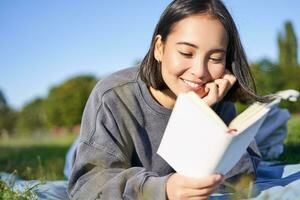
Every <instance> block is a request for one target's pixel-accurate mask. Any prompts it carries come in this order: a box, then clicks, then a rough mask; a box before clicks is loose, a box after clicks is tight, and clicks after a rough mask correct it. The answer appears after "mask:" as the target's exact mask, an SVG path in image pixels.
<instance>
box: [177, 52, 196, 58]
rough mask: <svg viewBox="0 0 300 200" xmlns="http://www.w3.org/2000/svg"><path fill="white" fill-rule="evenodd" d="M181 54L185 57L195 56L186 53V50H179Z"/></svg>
mask: <svg viewBox="0 0 300 200" xmlns="http://www.w3.org/2000/svg"><path fill="white" fill-rule="evenodd" d="M179 53H180V54H181V55H183V56H184V57H187V58H191V57H193V54H191V53H185V52H179Z"/></svg>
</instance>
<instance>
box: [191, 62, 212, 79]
mask: <svg viewBox="0 0 300 200" xmlns="http://www.w3.org/2000/svg"><path fill="white" fill-rule="evenodd" d="M190 72H191V74H192V75H193V76H195V77H196V78H198V79H201V80H202V81H207V80H208V79H209V71H208V66H207V62H205V61H204V60H198V61H195V62H194V63H193V66H192V67H191V68H190Z"/></svg>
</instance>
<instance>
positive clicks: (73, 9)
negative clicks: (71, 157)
mask: <svg viewBox="0 0 300 200" xmlns="http://www.w3.org/2000/svg"><path fill="white" fill-rule="evenodd" d="M169 2H170V1H167V0H160V1H145V0H144V1H140V0H132V1H121V0H112V1H109V2H108V1H96V0H91V1H88V2H87V1H79V0H76V1H70V0H64V1H50V0H44V1H38V0H27V1H21V0H12V1H9V0H2V1H0V25H1V30H0V171H5V172H9V173H15V174H17V175H19V176H20V177H22V178H24V179H41V180H59V179H64V176H63V165H64V159H65V153H66V151H67V149H68V148H69V146H70V144H71V143H72V141H73V140H74V139H75V138H76V137H77V135H78V132H79V129H80V121H81V115H82V111H83V109H84V105H85V102H86V100H87V98H88V96H89V93H90V91H91V90H92V88H93V87H94V85H95V84H96V82H97V81H99V80H100V81H101V79H102V78H104V77H105V76H107V75H108V74H110V73H112V72H114V71H117V70H120V69H122V68H126V67H129V66H132V65H135V64H137V63H139V61H140V60H141V59H142V58H143V56H144V54H145V53H146V51H147V48H148V47H149V45H150V40H151V36H152V33H153V30H154V27H155V24H156V23H157V21H158V19H159V15H160V13H161V12H162V11H163V9H164V8H165V7H166V5H167V4H168V3H169ZM224 3H225V4H226V6H227V7H228V9H229V11H230V12H231V13H232V16H233V18H234V19H235V22H236V24H237V27H238V29H239V32H240V36H241V39H242V42H243V45H244V47H245V50H246V53H247V55H248V59H249V63H250V64H251V70H252V72H253V74H254V78H255V80H256V83H257V90H258V92H259V93H260V94H263V95H264V94H270V93H274V92H276V91H279V90H284V89H296V90H298V91H299V90H300V80H299V78H300V65H299V55H300V53H299V50H298V44H299V38H300V20H299V19H300V14H299V12H298V9H299V8H300V3H299V1H297V0H287V1H281V0H272V1H271V0H266V1H263V2H262V1H259V0H253V1H236V0H225V1H224ZM237 107H238V108H239V109H240V110H241V109H242V107H243V106H241V105H240V104H238V105H237ZM281 107H283V108H287V109H289V111H290V112H291V113H292V117H291V119H290V120H289V122H288V136H287V138H286V140H285V151H284V153H283V155H281V156H280V158H279V160H280V161H282V162H285V163H299V162H300V154H299V153H298V152H299V149H300V101H299V100H298V102H296V103H288V102H283V103H282V104H281Z"/></svg>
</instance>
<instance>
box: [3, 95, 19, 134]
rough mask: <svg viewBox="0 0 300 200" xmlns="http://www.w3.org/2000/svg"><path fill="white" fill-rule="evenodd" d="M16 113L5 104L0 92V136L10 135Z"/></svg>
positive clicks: (13, 127)
mask: <svg viewBox="0 0 300 200" xmlns="http://www.w3.org/2000/svg"><path fill="white" fill-rule="evenodd" d="M15 122H16V112H15V111H14V110H13V109H11V108H10V107H9V106H8V105H7V102H6V99H5V97H4V94H3V93H2V91H1V90H0V135H1V134H3V133H5V134H10V133H12V132H13V131H14V129H15Z"/></svg>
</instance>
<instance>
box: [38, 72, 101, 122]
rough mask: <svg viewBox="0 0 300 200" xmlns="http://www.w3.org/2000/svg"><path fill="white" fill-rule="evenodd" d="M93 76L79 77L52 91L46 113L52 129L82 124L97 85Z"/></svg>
mask: <svg viewBox="0 0 300 200" xmlns="http://www.w3.org/2000/svg"><path fill="white" fill-rule="evenodd" d="M96 82H97V80H96V78H95V77H93V76H78V77H75V78H72V79H70V80H67V81H65V82H64V83H62V84H61V85H59V86H56V87H53V88H51V89H50V92H49V95H48V97H47V98H46V99H45V104H44V106H45V107H44V108H45V113H46V118H47V122H48V125H49V126H50V127H61V126H67V127H71V126H74V125H76V124H79V123H80V122H81V116H82V112H83V109H84V106H85V103H86V101H87V99H88V96H89V94H90V92H91V90H92V88H93V87H94V85H95V84H96Z"/></svg>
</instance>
